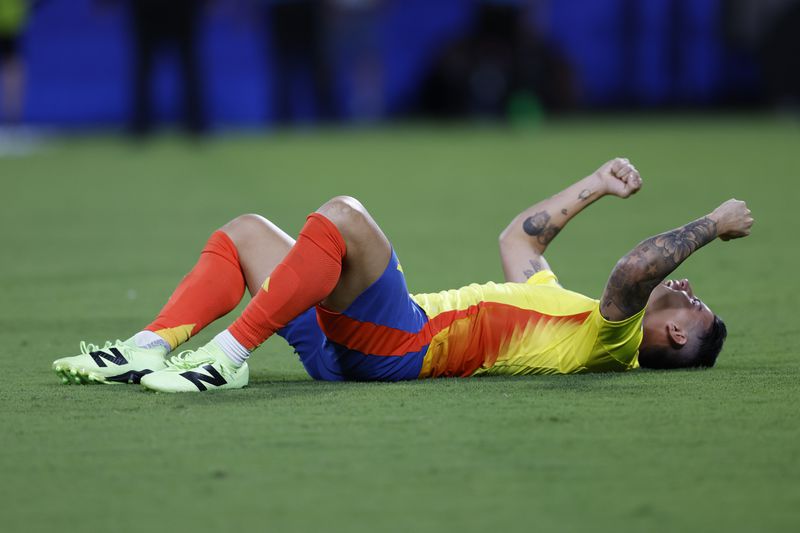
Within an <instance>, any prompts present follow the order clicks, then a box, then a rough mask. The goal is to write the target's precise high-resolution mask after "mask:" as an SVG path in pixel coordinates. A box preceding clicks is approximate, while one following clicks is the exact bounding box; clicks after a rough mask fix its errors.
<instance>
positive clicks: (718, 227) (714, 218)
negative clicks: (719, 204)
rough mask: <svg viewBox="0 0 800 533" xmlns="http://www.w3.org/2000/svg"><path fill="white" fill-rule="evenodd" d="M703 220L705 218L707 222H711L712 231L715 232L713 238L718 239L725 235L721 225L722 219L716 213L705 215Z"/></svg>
mask: <svg viewBox="0 0 800 533" xmlns="http://www.w3.org/2000/svg"><path fill="white" fill-rule="evenodd" d="M705 218H707V219H708V220H710V221H711V222H713V223H714V229H715V230H716V231H715V233H716V235H714V236H715V237H719V236H720V235H722V234H723V233H725V228H724V227H723V224H722V217H720V216H719V214H718V213H717V212H716V210H714V211H712V212H711V213H709V214H707V215H706V216H705Z"/></svg>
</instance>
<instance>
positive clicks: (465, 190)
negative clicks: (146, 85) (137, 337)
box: [0, 117, 800, 532]
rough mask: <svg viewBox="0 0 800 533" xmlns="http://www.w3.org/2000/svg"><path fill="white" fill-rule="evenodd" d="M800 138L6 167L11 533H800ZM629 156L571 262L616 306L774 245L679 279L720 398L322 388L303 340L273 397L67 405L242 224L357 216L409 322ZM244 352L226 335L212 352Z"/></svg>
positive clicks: (478, 388) (623, 383) (74, 150)
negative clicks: (615, 274)
mask: <svg viewBox="0 0 800 533" xmlns="http://www.w3.org/2000/svg"><path fill="white" fill-rule="evenodd" d="M798 146H800V129H798V127H797V125H796V124H792V123H786V122H781V121H778V120H773V119H769V118H759V117H717V118H713V119H712V118H708V119H695V118H690V117H677V118H670V119H664V118H663V117H662V118H654V117H641V118H629V119H626V120H624V121H612V120H610V119H598V118H595V119H591V120H590V119H584V120H577V119H576V120H570V121H567V122H560V123H554V124H548V125H546V126H543V127H541V128H539V129H535V130H504V129H494V128H489V127H486V128H480V127H479V128H472V129H469V128H443V129H437V128H426V127H421V126H420V127H411V126H404V127H396V128H386V129H379V130H364V131H358V130H356V131H321V132H313V133H295V134H285V135H284V134H282V135H271V136H235V137H223V138H219V139H214V140H209V141H207V142H204V143H201V144H197V145H195V144H191V143H187V142H183V141H180V140H177V139H174V138H171V137H165V138H161V139H157V140H155V141H153V142H151V143H148V144H144V145H130V144H127V143H125V142H124V141H122V140H119V139H115V138H102V137H87V138H80V139H71V140H62V141H53V142H52V143H51V144H50V145H48V146H46V147H45V148H44V149H43V150H42V151H41V152H39V153H37V154H36V155H33V156H30V157H26V158H18V159H2V160H0V187H1V189H0V190H2V198H3V207H2V209H1V210H0V221H1V222H2V231H1V232H0V249H2V251H3V252H2V259H0V295H1V298H0V354H1V356H0V528H2V530H3V531H82V532H86V531H103V532H105V531H132V532H133V531H136V532H142V531H167V530H178V531H184V530H187V531H188V530H193V531H203V530H211V529H216V530H223V529H224V530H231V531H233V530H244V531H248V530H259V531H369V532H374V531H487V530H494V531H575V530H586V531H589V530H590V531H686V530H694V531H725V532H730V531H797V530H798V528H800V422H799V420H800V417H798V414H800V408H799V407H798V406H800V361H799V360H798V353H799V352H798V349H797V339H798V332H799V331H800V327H798V319H797V302H798V294H800V291H798V289H800V283H798V279H797V273H796V272H797V265H798V251H797V243H798V237H797V229H798V227H800V226H799V225H798V222H797V213H798V208H797V201H798V200H797V198H798V193H800V185H798V179H799V178H800V150H798ZM617 155H625V156H628V157H630V158H631V160H632V161H633V162H634V163H635V164H636V165H637V166H638V168H639V169H640V170H641V172H642V175H643V177H644V179H645V183H644V188H643V190H642V192H641V193H640V194H639V195H637V196H635V197H633V198H631V199H630V200H627V201H622V200H619V199H616V198H608V199H605V200H603V201H601V202H599V203H598V204H596V205H595V206H593V207H592V208H590V209H589V210H588V211H587V212H586V213H585V214H583V215H581V216H580V217H578V218H577V219H576V220H574V221H573V222H572V223H571V224H570V226H569V227H568V228H567V229H565V230H564V231H563V232H562V233H561V234H560V236H559V237H558V239H557V240H556V241H554V243H553V244H552V245H551V247H550V250H548V259H549V260H550V264H551V265H552V266H553V269H554V270H555V271H556V273H557V274H558V275H559V277H560V279H561V281H562V283H563V284H564V285H565V286H566V287H568V288H571V289H573V290H577V291H580V292H583V293H586V294H589V295H592V296H595V297H598V296H599V294H600V292H601V291H602V288H603V285H604V283H605V281H606V279H607V277H608V273H609V271H610V269H611V268H612V266H613V265H614V263H615V261H616V260H617V259H618V258H619V257H620V256H621V255H623V254H624V253H625V252H627V251H628V250H629V249H630V248H631V247H633V246H634V245H635V244H636V243H637V242H638V241H640V240H641V239H642V238H644V237H647V236H649V235H651V234H654V233H657V232H660V231H663V230H666V229H671V228H673V227H675V226H678V225H681V224H683V223H685V222H688V221H689V220H691V219H694V218H696V217H698V216H701V215H703V214H705V213H707V212H709V211H710V210H712V209H713V208H714V207H716V206H717V205H718V204H719V203H721V202H722V201H723V200H726V199H728V198H730V197H736V198H740V199H745V200H747V201H748V204H749V205H750V207H751V209H752V210H753V213H754V216H755V218H756V225H755V226H754V231H753V235H752V237H751V238H749V239H745V240H740V241H734V242H730V243H720V242H716V243H713V244H711V245H709V246H708V247H707V248H705V249H704V250H703V251H702V252H700V253H699V254H697V255H696V256H695V257H693V258H692V259H690V260H689V261H688V262H687V263H686V264H685V265H684V266H683V267H681V269H680V270H679V271H678V275H681V276H687V277H689V278H690V279H692V281H693V283H694V285H695V286H696V289H697V292H698V294H699V295H700V296H701V297H703V298H704V300H706V301H707V302H709V303H710V304H711V305H712V307H713V308H714V309H715V310H716V311H717V312H718V313H719V314H720V315H721V316H722V317H723V318H724V319H725V320H726V322H727V324H728V328H729V333H730V334H729V337H728V343H727V346H726V349H725V350H724V351H723V354H722V355H721V357H720V360H719V362H718V364H717V367H716V368H714V369H712V370H709V371H675V372H646V371H639V372H632V373H628V374H624V375H616V374H615V375H608V374H607V375H582V376H555V377H530V378H499V379H496V378H484V379H448V380H433V381H424V382H411V383H401V384H376V383H372V384H363V383H347V384H335V383H317V382H312V381H310V380H309V378H308V377H307V376H306V374H305V372H304V371H303V369H302V367H301V365H300V363H299V362H298V361H297V359H296V357H295V356H294V355H293V354H292V353H291V350H290V349H288V348H287V346H286V345H285V344H284V343H283V341H282V340H281V339H271V340H270V341H269V342H268V343H267V344H266V345H265V346H264V347H262V348H261V349H260V350H259V351H258V352H257V353H256V354H255V355H254V357H253V358H252V359H251V368H252V372H251V382H250V387H249V388H247V389H244V390H240V391H232V392H227V393H216V394H205V395H203V394H196V395H177V396H174V395H164V394H150V393H146V392H144V391H143V390H140V389H139V388H138V387H134V386H92V387H77V386H66V385H62V384H61V383H60V382H59V381H58V379H57V378H56V376H55V375H54V374H53V373H52V372H51V370H50V363H51V361H52V360H53V359H55V358H56V357H59V356H64V355H73V354H74V353H77V346H78V342H79V341H80V340H83V339H85V340H91V341H94V342H98V341H99V342H102V341H104V340H106V339H108V338H112V339H115V338H118V337H121V338H126V337H127V336H129V335H131V334H132V333H134V332H136V331H137V330H138V329H140V328H141V326H143V325H144V324H146V323H148V322H149V321H150V320H151V318H152V317H153V316H154V314H155V312H157V311H158V309H159V308H160V306H161V304H162V303H163V301H164V300H165V299H166V297H167V296H168V295H169V293H170V291H171V289H172V288H173V287H174V285H175V284H176V282H177V281H178V280H179V279H180V277H181V276H182V275H183V274H184V273H185V271H187V270H188V269H189V268H190V267H191V265H192V264H193V263H194V261H195V258H196V254H197V252H198V251H199V249H200V248H201V247H202V245H203V243H204V242H205V240H206V238H207V236H208V235H209V234H210V233H211V232H212V231H213V230H214V229H216V228H217V227H219V226H220V225H221V224H223V223H224V222H226V221H227V220H229V219H231V218H233V217H234V216H236V215H238V214H241V213H244V212H258V213H261V214H264V215H265V216H267V217H268V218H270V219H272V220H273V221H274V222H276V223H277V224H279V225H280V226H282V227H283V228H285V229H286V230H287V231H288V232H290V233H296V232H297V231H298V230H299V228H300V227H301V225H302V223H303V220H304V217H305V214H306V213H308V212H310V211H312V210H314V209H315V208H316V207H317V206H318V205H319V204H321V203H322V202H324V201H325V200H326V199H327V198H329V197H331V196H333V195H336V194H350V195H354V196H356V197H358V198H360V199H361V200H362V201H363V202H364V204H365V205H366V206H367V207H368V208H369V209H370V211H371V212H372V214H373V216H374V217H375V218H376V219H377V220H378V222H379V223H380V224H381V225H382V226H383V227H384V229H385V230H386V232H387V234H388V235H389V237H390V238H391V239H392V241H393V243H394V245H395V247H396V249H397V251H398V254H399V255H400V258H401V259H402V262H403V266H404V269H405V272H406V276H407V279H408V283H409V286H410V288H411V290H412V291H414V292H423V291H430V290H438V289H443V288H452V287H456V286H460V285H463V284H466V283H469V282H473V281H479V282H482V281H488V280H499V279H501V271H500V266H499V260H498V253H497V235H498V234H499V232H500V231H501V230H502V228H503V227H504V226H505V224H506V223H507V222H508V221H509V220H510V219H511V217H513V216H514V215H515V214H516V213H517V212H519V211H520V210H522V209H523V208H525V207H527V206H528V205H530V204H532V203H534V202H535V201H537V200H539V199H541V198H543V197H546V196H549V195H551V194H553V193H555V192H557V191H558V190H559V189H560V188H562V187H564V186H566V185H568V184H569V183H570V182H571V180H573V179H576V178H579V177H582V176H584V175H586V174H587V173H589V172H591V171H592V170H594V169H595V168H596V167H597V166H598V165H599V164H600V163H602V162H604V161H605V160H607V159H609V158H610V157H613V156H617ZM227 324H228V322H227V321H226V319H222V320H220V321H219V322H217V323H215V324H214V325H212V326H211V327H209V328H208V329H207V330H206V331H204V332H203V333H202V334H201V335H200V336H199V337H198V338H197V339H195V340H193V341H192V342H191V343H190V344H189V346H190V347H194V346H197V345H199V344H200V343H202V342H205V341H206V340H207V339H208V338H209V337H210V336H211V335H213V333H216V332H217V331H219V329H220V328H223V327H225V326H226V325H227Z"/></svg>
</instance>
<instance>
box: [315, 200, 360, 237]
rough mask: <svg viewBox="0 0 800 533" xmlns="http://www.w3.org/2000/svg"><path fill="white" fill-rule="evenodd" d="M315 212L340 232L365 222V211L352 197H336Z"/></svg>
mask: <svg viewBox="0 0 800 533" xmlns="http://www.w3.org/2000/svg"><path fill="white" fill-rule="evenodd" d="M317 212H318V213H319V214H321V215H324V216H325V217H326V218H327V219H328V220H330V221H331V222H333V223H334V224H336V226H337V227H338V228H339V229H340V230H342V229H345V228H357V227H359V226H363V225H364V224H365V223H366V222H367V217H368V215H367V210H366V209H365V208H364V206H363V205H362V204H361V202H359V201H358V200H356V199H355V198H353V197H352V196H336V197H334V198H331V199H330V200H328V201H327V202H325V203H324V204H323V205H322V207H320V208H319V209H317Z"/></svg>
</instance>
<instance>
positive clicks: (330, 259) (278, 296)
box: [228, 213, 347, 350]
mask: <svg viewBox="0 0 800 533" xmlns="http://www.w3.org/2000/svg"><path fill="white" fill-rule="evenodd" d="M346 252H347V250H346V246H345V243H344V238H342V234H341V233H339V228H337V227H336V225H335V224H334V223H333V222H331V221H330V220H328V219H327V218H325V217H324V216H322V215H320V214H319V213H312V214H311V215H309V216H308V219H307V220H306V225H305V226H303V229H302V231H300V236H299V237H297V242H296V243H295V245H294V246H293V247H292V249H291V250H290V251H289V253H288V254H287V256H286V257H285V258H284V260H283V261H282V262H281V263H280V264H279V265H278V266H276V267H275V270H273V271H272V274H271V275H270V277H269V278H267V280H266V281H265V282H264V286H263V287H262V289H261V290H260V291H258V294H256V295H255V296H254V297H253V299H252V300H251V301H250V303H249V304H248V306H247V307H246V308H245V310H244V312H243V313H242V316H240V317H239V318H237V319H236V321H235V322H234V323H233V324H232V325H231V327H229V328H228V331H230V333H231V335H233V336H234V338H236V340H237V341H239V343H240V344H241V345H242V346H244V347H245V348H247V349H248V350H254V349H255V348H256V347H257V346H259V345H260V344H261V343H263V342H264V341H265V340H267V339H268V338H269V337H270V336H271V335H272V334H273V333H275V332H276V331H277V330H279V329H281V328H282V327H284V326H285V325H286V324H288V323H289V321H291V320H292V319H293V318H295V317H296V316H298V315H299V314H300V313H302V312H303V311H305V310H306V309H308V308H310V307H312V306H314V305H316V304H318V303H319V302H321V301H322V300H324V299H325V297H326V296H328V295H329V294H330V293H331V291H333V289H334V287H336V284H337V283H338V282H339V276H340V275H341V273H342V261H343V260H344V256H345V253H346Z"/></svg>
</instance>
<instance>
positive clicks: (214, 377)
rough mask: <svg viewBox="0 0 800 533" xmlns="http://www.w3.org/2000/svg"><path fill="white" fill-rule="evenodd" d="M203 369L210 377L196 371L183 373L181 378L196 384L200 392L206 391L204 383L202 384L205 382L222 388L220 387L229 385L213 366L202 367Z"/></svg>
mask: <svg viewBox="0 0 800 533" xmlns="http://www.w3.org/2000/svg"><path fill="white" fill-rule="evenodd" d="M202 369H203V370H205V371H206V372H208V373H209V374H210V375H209V376H207V375H205V374H202V373H200V372H195V371H194V370H189V371H187V372H181V376H182V377H184V378H186V379H188V380H189V381H191V382H192V383H194V386H195V387H197V390H199V391H204V390H206V386H205V385H203V383H202V382H203V381H205V382H206V383H208V384H209V385H214V386H215V387H220V386H222V385H225V384H226V383H227V381H225V378H223V377H222V376H221V375H220V373H219V372H217V371H216V370H215V369H214V367H213V366H211V365H206V366H204V367H202Z"/></svg>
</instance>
